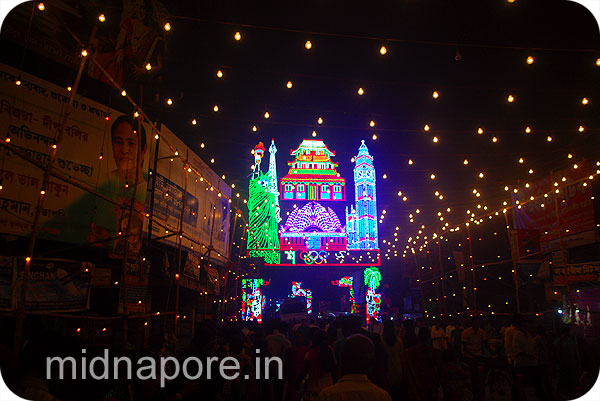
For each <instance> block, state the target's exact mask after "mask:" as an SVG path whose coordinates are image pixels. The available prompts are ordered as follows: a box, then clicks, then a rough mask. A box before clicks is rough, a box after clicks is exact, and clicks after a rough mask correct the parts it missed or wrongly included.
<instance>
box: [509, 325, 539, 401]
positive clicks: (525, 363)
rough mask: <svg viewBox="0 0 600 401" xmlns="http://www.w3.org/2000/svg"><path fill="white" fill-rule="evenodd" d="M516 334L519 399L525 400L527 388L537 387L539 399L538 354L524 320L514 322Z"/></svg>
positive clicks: (515, 357)
mask: <svg viewBox="0 0 600 401" xmlns="http://www.w3.org/2000/svg"><path fill="white" fill-rule="evenodd" d="M513 324H514V325H515V327H516V333H515V335H514V337H513V341H512V352H513V364H514V367H515V377H516V389H517V394H516V395H517V397H519V399H525V398H526V396H525V393H524V389H525V387H532V386H534V387H536V390H538V391H537V393H538V397H539V393H540V391H539V389H538V388H539V381H538V378H537V352H536V349H535V342H534V341H533V336H532V335H531V331H530V327H529V324H528V323H527V322H525V321H523V320H522V319H521V320H520V321H517V322H513Z"/></svg>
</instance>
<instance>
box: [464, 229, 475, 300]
mask: <svg viewBox="0 0 600 401" xmlns="http://www.w3.org/2000/svg"><path fill="white" fill-rule="evenodd" d="M466 226H467V241H469V259H471V273H472V274H473V310H474V311H475V312H476V311H477V280H476V276H475V264H474V260H473V246H472V244H471V230H470V229H469V224H468V223H467V225H466Z"/></svg>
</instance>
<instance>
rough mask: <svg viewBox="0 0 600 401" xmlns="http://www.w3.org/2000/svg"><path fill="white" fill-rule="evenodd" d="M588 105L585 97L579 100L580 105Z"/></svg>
mask: <svg viewBox="0 0 600 401" xmlns="http://www.w3.org/2000/svg"><path fill="white" fill-rule="evenodd" d="M588 103H589V100H588V98H587V97H584V98H583V99H581V104H584V105H585V104H588Z"/></svg>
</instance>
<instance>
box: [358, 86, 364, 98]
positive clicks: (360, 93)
mask: <svg viewBox="0 0 600 401" xmlns="http://www.w3.org/2000/svg"><path fill="white" fill-rule="evenodd" d="M357 93H358V95H359V96H362V95H364V94H365V90H364V89H363V88H362V87H361V88H358V91H357Z"/></svg>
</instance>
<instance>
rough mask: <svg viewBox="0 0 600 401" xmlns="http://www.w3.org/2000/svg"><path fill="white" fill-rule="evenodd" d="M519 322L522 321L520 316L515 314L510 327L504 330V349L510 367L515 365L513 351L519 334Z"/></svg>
mask: <svg viewBox="0 0 600 401" xmlns="http://www.w3.org/2000/svg"><path fill="white" fill-rule="evenodd" d="M519 320H521V318H520V316H519V315H517V314H515V315H514V316H513V318H512V320H511V322H510V326H508V327H507V328H506V330H504V349H505V351H506V358H507V359H508V364H509V365H510V366H513V365H514V359H515V355H514V351H513V339H514V337H515V334H516V333H517V328H516V326H515V323H516V322H518V321H519ZM517 324H518V323H517Z"/></svg>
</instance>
